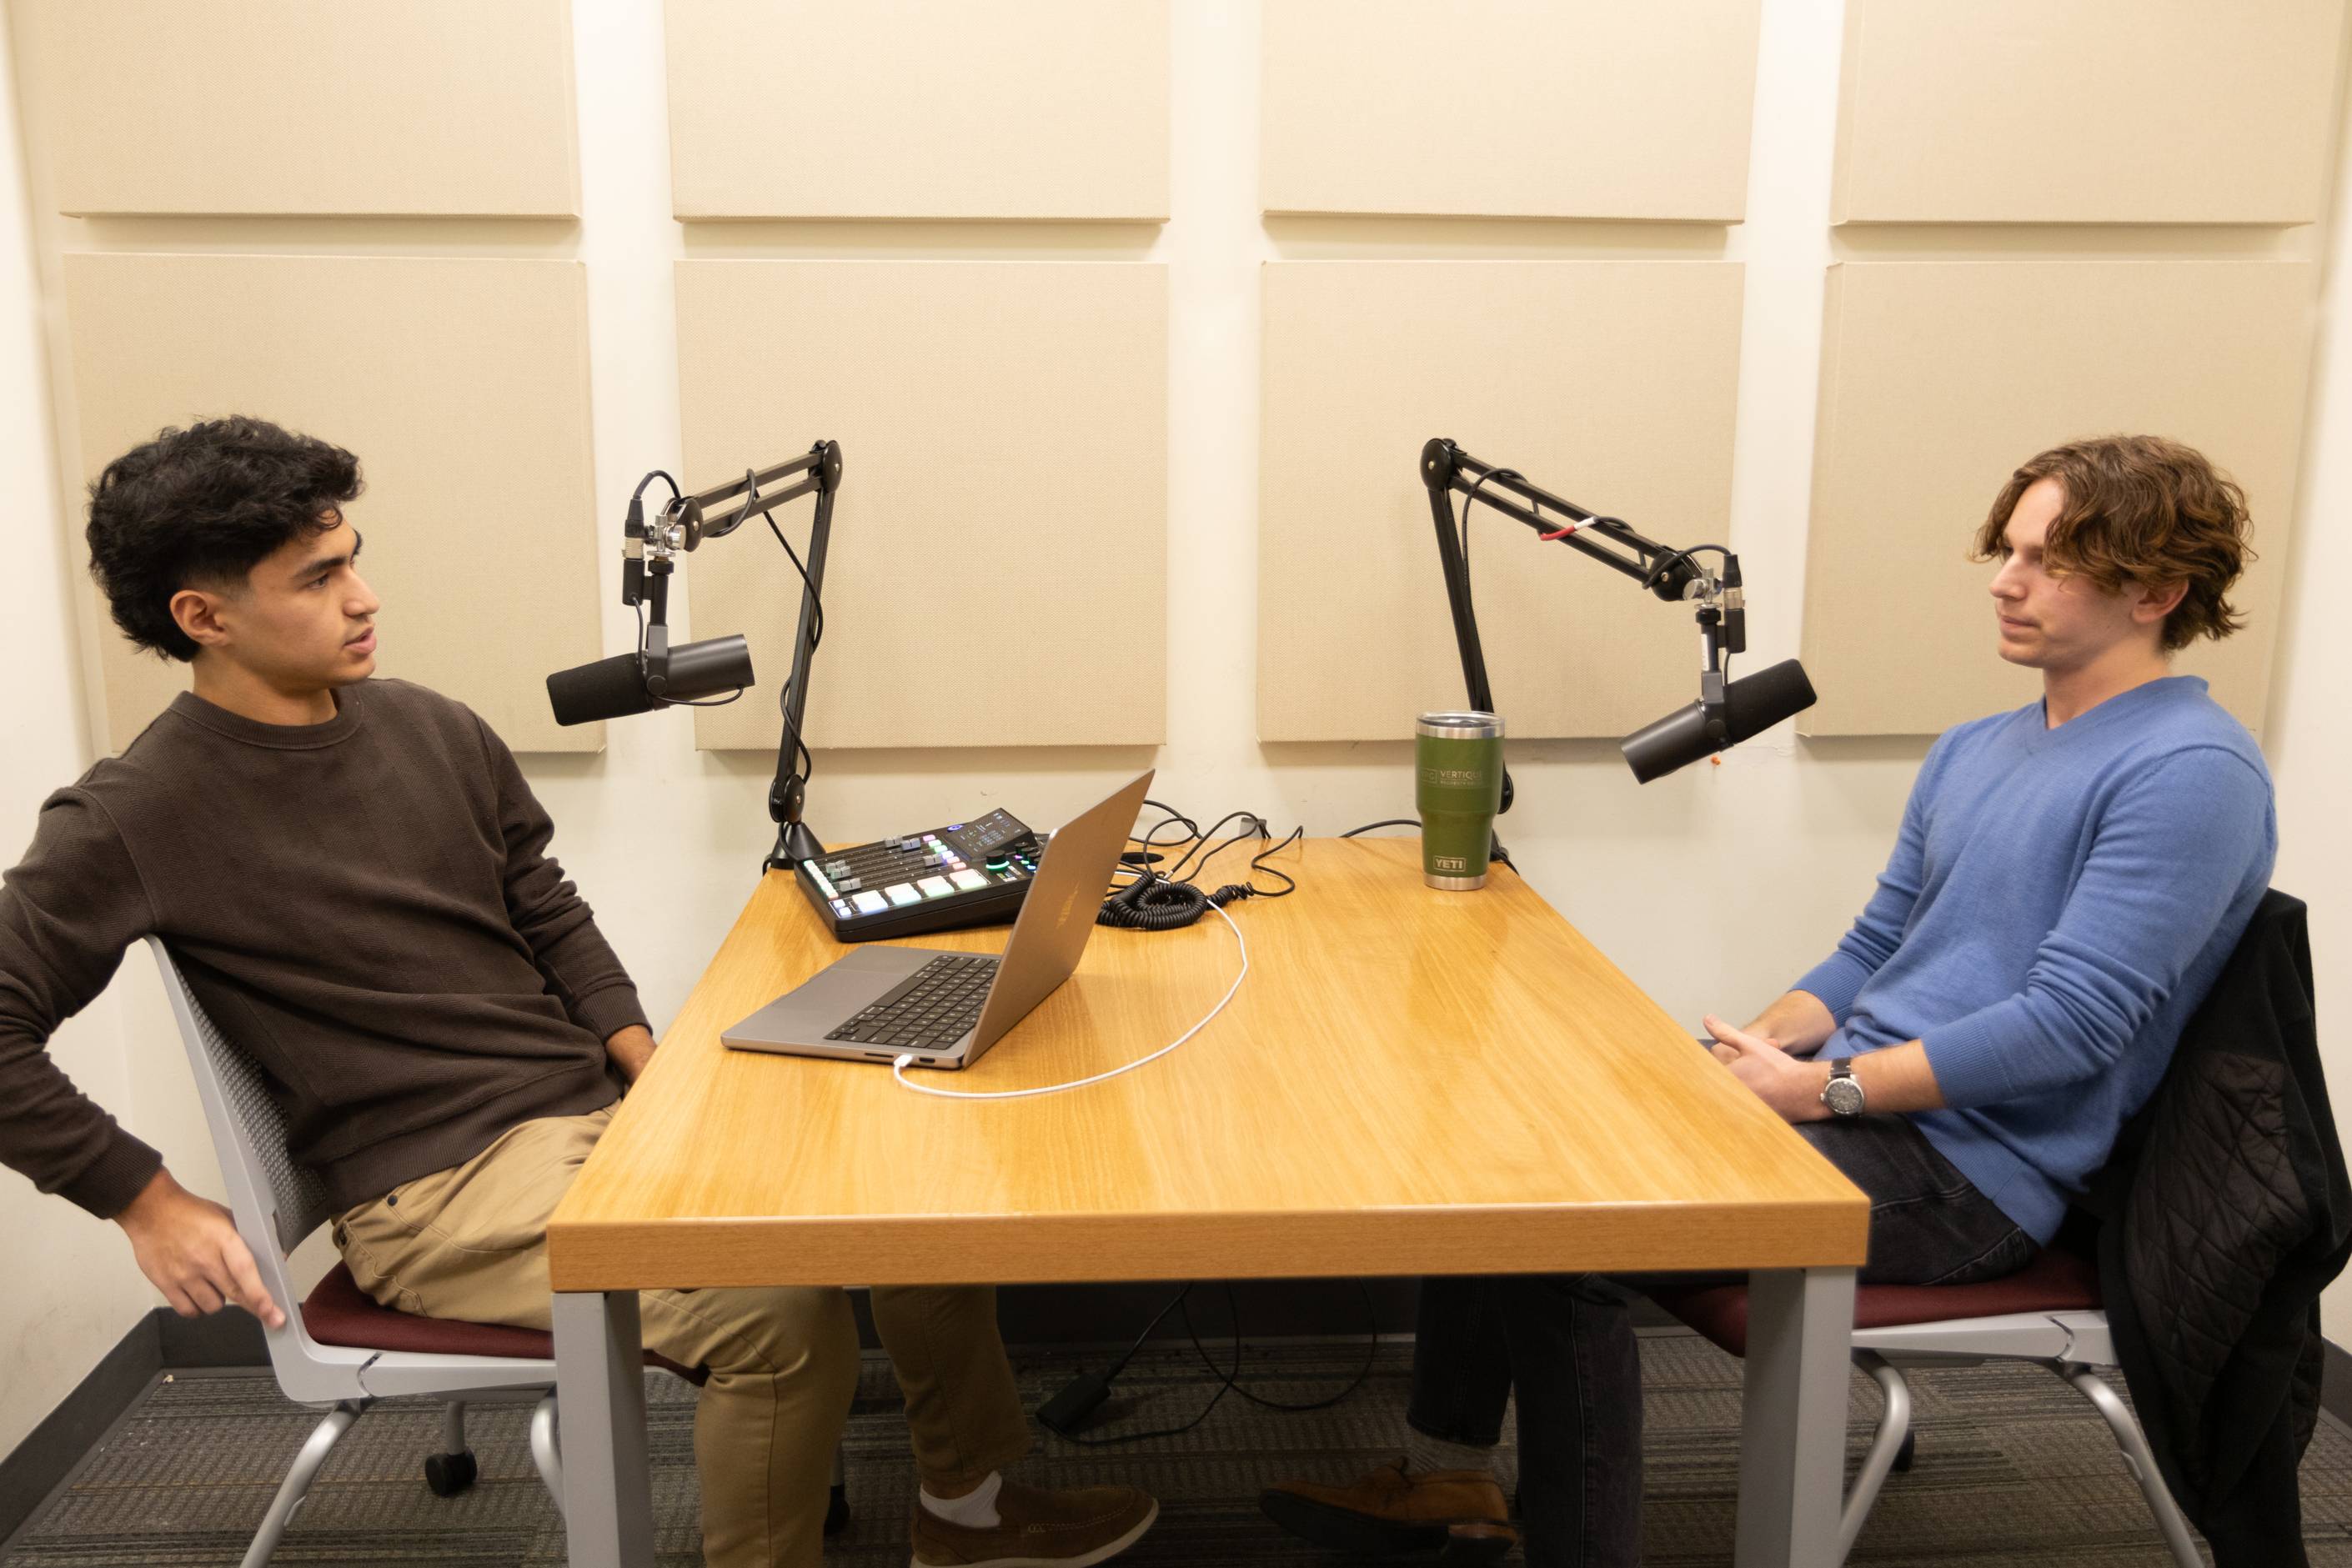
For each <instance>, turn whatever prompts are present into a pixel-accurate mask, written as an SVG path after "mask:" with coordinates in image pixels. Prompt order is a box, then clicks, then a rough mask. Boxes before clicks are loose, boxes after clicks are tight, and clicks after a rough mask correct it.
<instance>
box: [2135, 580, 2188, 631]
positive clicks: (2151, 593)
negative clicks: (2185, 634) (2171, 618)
mask: <svg viewBox="0 0 2352 1568" xmlns="http://www.w3.org/2000/svg"><path fill="white" fill-rule="evenodd" d="M2139 591H2140V601H2139V602H2138V603H2137V604H2135V605H2133V606H2132V619H2133V620H2135V621H2137V622H2139V623H2140V624H2141V625H2143V626H2145V625H2147V624H2149V623H2150V622H2157V621H2161V620H2163V619H2164V618H2165V617H2166V616H2168V615H2169V614H2171V613H2172V612H2174V611H2176V610H2178V609H2179V608H2180V601H2182V600H2184V599H2186V598H2188V597H2189V580H2188V579H2187V578H2185V577H2184V578H2182V579H2181V580H2179V582H2167V583H2161V584H2156V583H2145V582H2144V583H2141V584H2140V585H2139Z"/></svg>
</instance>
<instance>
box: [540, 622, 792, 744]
mask: <svg viewBox="0 0 2352 1568" xmlns="http://www.w3.org/2000/svg"><path fill="white" fill-rule="evenodd" d="M654 663H655V661H652V660H648V659H646V658H645V657H644V656H642V655H640V654H636V653H615V654H614V655H613V656H612V657H611V658H609V659H599V660H597V661H596V662H595V663H594V664H580V665H577V666H575V667H573V668H572V669H569V670H558V671H556V672H555V674H551V675H550V676H548V677H547V700H548V702H549V704H550V705H551V706H552V707H553V708H554V709H555V722H556V723H558V724H562V725H573V724H593V723H594V722H595V721H596V720H598V719H604V718H626V717H627V716H629V715H631V714H633V713H646V712H648V711H649V710H651V709H654V708H657V707H667V706H669V705H670V704H672V703H690V702H696V701H699V700H700V699H701V698H704V697H713V696H717V695H719V694H720V693H721V692H731V691H740V690H741V689H742V688H743V687H745V686H748V685H751V645H750V644H749V643H745V642H744V641H743V639H742V638H741V637H740V636H730V637H712V638H709V639H707V640H706V641H703V642H700V643H679V644H678V645H677V647H675V648H672V649H671V650H669V654H668V657H667V659H666V660H662V661H660V664H662V665H664V666H665V668H663V669H661V670H659V671H656V670H654V669H652V668H649V666H650V665H652V664H654Z"/></svg>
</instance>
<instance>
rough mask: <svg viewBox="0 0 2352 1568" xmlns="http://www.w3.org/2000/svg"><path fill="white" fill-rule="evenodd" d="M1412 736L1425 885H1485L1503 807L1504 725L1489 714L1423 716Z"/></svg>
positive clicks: (1453, 887)
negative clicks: (1490, 855) (1487, 856)
mask: <svg viewBox="0 0 2352 1568" xmlns="http://www.w3.org/2000/svg"><path fill="white" fill-rule="evenodd" d="M1412 733H1413V742H1412V775H1413V800H1414V802H1415V804H1417V805H1418V806H1419V807H1420V808H1421V874H1422V880H1423V881H1424V882H1426V883H1429V885H1430V886H1432V887H1442V888H1445V889H1447V890H1449V891H1452V892H1467V891H1469V890H1470V889H1472V888H1475V887H1484V886H1486V855H1487V852H1488V851H1490V850H1491V849H1492V848H1493V847H1494V842H1495V813H1496V811H1497V810H1500V809H1501V808H1502V804H1503V721H1502V720H1501V719H1500V718H1498V717H1496V716H1495V715H1493V714H1491V713H1425V714H1423V715H1422V716H1421V717H1419V718H1418V719H1416V720H1414V721H1413V726H1412Z"/></svg>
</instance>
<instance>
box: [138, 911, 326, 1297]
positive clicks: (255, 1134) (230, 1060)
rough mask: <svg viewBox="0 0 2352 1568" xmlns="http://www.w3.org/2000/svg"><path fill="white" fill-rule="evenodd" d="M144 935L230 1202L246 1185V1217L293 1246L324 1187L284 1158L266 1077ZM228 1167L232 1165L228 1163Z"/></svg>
mask: <svg viewBox="0 0 2352 1568" xmlns="http://www.w3.org/2000/svg"><path fill="white" fill-rule="evenodd" d="M147 941H148V946H150V947H152V949H153V950H154V953H155V967H157V968H158V969H160V970H161V971H163V988H164V990H165V991H166V992H168V993H169V994H170V997H171V1000H172V1011H173V1014H174V1016H176V1017H177V1018H178V1019H179V1020H180V1032H181V1035H182V1036H183V1038H184V1040H185V1043H186V1045H187V1048H188V1061H189V1064H190V1065H191V1066H192V1067H194V1069H195V1073H196V1085H197V1088H198V1089H199V1090H200V1091H201V1092H203V1094H204V1099H205V1115H206V1117H207V1118H208V1119H209V1120H211V1121H212V1123H213V1142H214V1144H215V1147H216V1148H217V1150H218V1153H219V1155H220V1159H221V1165H222V1166H223V1174H224V1175H225V1176H227V1178H228V1183H229V1192H230V1197H231V1199H232V1202H231V1206H230V1207H232V1208H236V1207H241V1206H240V1205H238V1204H237V1203H236V1201H235V1199H236V1198H237V1197H239V1196H240V1194H239V1190H238V1189H239V1187H240V1186H246V1187H247V1188H248V1189H249V1190H250V1192H251V1195H252V1197H253V1199H254V1200H255V1202H256V1207H257V1210H258V1212H257V1214H255V1215H253V1216H252V1217H251V1218H253V1219H256V1220H258V1221H260V1222H261V1223H262V1224H263V1225H265V1226H266V1227H267V1228H268V1234H269V1235H270V1236H271V1238H272V1239H275V1240H276V1242H277V1243H278V1251H279V1252H280V1253H281V1254H283V1253H287V1252H291V1251H292V1250H293V1249H295V1248H296V1247H297V1246H299V1245H300V1243H301V1241H302V1239H303V1238H305V1237H307V1236H309V1235H310V1232H312V1231H313V1230H316V1229H317V1228H319V1227H320V1225H321V1224H323V1223H324V1222H325V1221H326V1218H327V1215H328V1205H327V1189H326V1186H325V1185H324V1184H323V1183H321V1182H320V1180H319V1178H318V1176H315V1175H313V1174H312V1173H311V1172H310V1171H309V1170H307V1169H305V1168H303V1167H302V1166H298V1165H296V1164H295V1163H294V1162H293V1161H292V1160H291V1159H290V1158H289V1157H288V1155H287V1153H286V1117H285V1115H284V1114H283V1113H281V1112H280V1111H279V1110H278V1103H277V1102H276V1101H275V1100H274V1099H272V1098H271V1097H270V1093H269V1084H268V1079H267V1077H265V1076H264V1074H263V1073H262V1071H261V1068H260V1067H259V1065H258V1064H257V1063H256V1062H255V1061H254V1060H253V1058H251V1057H250V1056H247V1054H246V1053H245V1052H244V1051H242V1050H241V1049H239V1048H238V1046H237V1045H236V1042H235V1041H233V1040H230V1039H229V1038H228V1037H227V1036H226V1035H225V1034H223V1033H222V1032H221V1030H220V1027H219V1026H218V1025H217V1024H215V1023H214V1022H213V1020H212V1019H211V1018H210V1017H208V1016H207V1015H206V1014H205V1009H204V1008H203V1007H202V1006H201V1005H200V1004H199V1003H198V1002H197V1000H196V998H195V993H194V992H193V991H191V990H190V989H189V988H188V984H187V981H186V979H185V978H184V977H183V976H182V975H181V973H180V970H179V967H178V966H177V965H176V964H174V963H173V961H172V955H171V952H170V950H169V949H167V948H166V947H165V946H163V940H162V939H161V938H160V937H153V936H151V937H149V938H148V939H147ZM232 1165H234V1166H236V1167H237V1168H236V1169H230V1168H228V1167H230V1166H232ZM240 1175H242V1176H243V1177H244V1178H245V1179H244V1181H243V1183H240V1181H239V1179H238V1177H239V1176H240ZM237 1218H238V1220H239V1222H240V1228H243V1225H244V1222H246V1221H247V1216H246V1215H245V1214H242V1213H240V1214H238V1216H237ZM251 1239H253V1238H248V1240H251Z"/></svg>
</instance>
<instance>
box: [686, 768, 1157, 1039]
mask: <svg viewBox="0 0 2352 1568" xmlns="http://www.w3.org/2000/svg"><path fill="white" fill-rule="evenodd" d="M1151 779H1152V774H1151V772H1150V771H1148V770H1147V771H1146V772H1144V773H1143V774H1142V775H1140V776H1139V777H1138V778H1136V779H1132V780H1130V781H1129V782H1128V783H1127V784H1125V785H1122V786H1121V787H1120V788H1119V789H1117V790H1116V791H1114V792H1113V793H1112V794H1111V796H1110V797H1109V798H1108V800H1103V801H1102V802H1101V803H1100V804H1098V805H1095V806H1092V807H1089V808H1087V810H1084V811H1082V812H1080V813H1079V814H1078V815H1077V816H1076V818H1075V819H1073V820H1072V821H1071V822H1070V823H1069V825H1068V826H1066V827H1065V828H1064V829H1062V831H1059V832H1057V833H1055V834H1054V835H1053V836H1052V837H1051V838H1049V839H1047V840H1046V841H1045V854H1044V856H1043V857H1042V858H1041V859H1040V860H1039V861H1038V862H1037V875H1036V878H1035V880H1034V881H1033V882H1032V883H1030V884H1029V894H1028V896H1027V897H1026V898H1024V899H1023V900H1022V902H1021V913H1020V914H1019V915H1018V916H1016V917H1015V918H1014V920H1013V935H1012V936H1009V937H1007V938H1006V939H1005V943H1004V951H1003V954H1002V955H1001V956H992V955H989V954H981V953H951V952H948V951H945V950H943V949H940V948H936V947H884V946H863V947H856V948H852V949H851V950H850V951H849V952H848V953H847V954H846V955H845V956H842V957H840V958H836V959H835V960H834V962H832V963H831V964H829V965H827V966H826V967H824V968H823V969H820V970H818V971H817V972H816V973H815V974H814V975H812V976H810V977H808V978H807V979H806V980H803V981H802V982H801V984H799V985H798V986H795V987H794V988H793V989H791V990H789V991H786V992H785V993H784V994H783V995H782V996H781V997H778V998H776V999H775V1000H774V1001H772V1002H770V1003H769V1004H768V1005H767V1006H766V1007H764V1008H761V1009H760V1010H759V1011H758V1012H755V1013H753V1014H752V1015H751V1017H750V1018H747V1019H744V1020H743V1021H742V1022H740V1023H739V1024H737V1025H735V1026H734V1027H733V1028H731V1029H729V1030H723V1031H721V1033H720V1034H719V1040H720V1041H721V1042H722V1043H724V1044H726V1045H727V1046H729V1047H730V1048H731V1049H733V1050H736V1051H776V1052H779V1053H781V1054H783V1055H787V1056H829V1057H839V1058H843V1059H845V1060H847V1061H896V1060H897V1059H898V1057H900V1056H902V1055H907V1054H912V1055H913V1057H914V1059H915V1061H916V1064H917V1065H919V1066H922V1067H940V1068H959V1067H969V1066H971V1064H972V1063H973V1062H975V1061H979V1060H980V1058H981V1053H982V1052H983V1051H986V1050H987V1049H988V1048H989V1047H990V1046H992V1045H994V1044H995V1043H996V1042H997V1041H998V1040H1002V1039H1003V1038H1004V1035H1005V1032H1006V1031H1007V1030H1010V1029H1012V1027H1013V1025H1014V1024H1016V1023H1019V1022H1020V1021H1021V1020H1022V1019H1024V1018H1025V1017H1027V1016H1028V1014H1029V1009H1032V1008H1034V1007H1035V1006H1036V1005H1037V1004H1038V1003H1039V1002H1042V1001H1044V1000H1045V998H1047V997H1048V996H1050V995H1052V994H1053V991H1054V989H1055V987H1057V986H1059V985H1060V984H1061V983H1062V982H1063V981H1064V980H1066V979H1068V978H1069V977H1070V975H1071V972H1072V971H1073V970H1075V969H1076V967H1078V955H1079V954H1081V953H1083V952H1084V951H1085V950H1086V946H1087V937H1088V936H1092V935H1093V934H1094V928H1095V912H1096V911H1097V909H1099V908H1100V907H1101V906H1102V901H1103V896H1104V894H1107V893H1108V891H1109V889H1110V873H1111V868H1112V867H1114V866H1115V865H1117V864H1118V857H1119V852H1120V851H1122V850H1123V849H1125V848H1126V847H1127V840H1128V833H1129V830H1131V829H1132V828H1133V827H1134V826H1135V820H1136V817H1137V816H1138V815H1139V813H1140V812H1141V811H1142V810H1143V797H1144V794H1145V792H1146V791H1147V790H1149V789H1150V788H1151ZM935 963H937V964H938V965H939V966H940V967H937V968H933V967H931V966H932V965H934V964H935ZM975 1009H976V1011H977V1017H972V1016H971V1015H972V1014H973V1012H974V1010H975ZM910 1011H911V1012H912V1013H913V1014H914V1016H915V1017H916V1018H917V1019H919V1020H922V1021H920V1022H919V1024H918V1026H917V1027H914V1028H911V1029H910V1028H909V1027H908V1024H907V1021H906V1020H907V1018H908V1014H909V1012H910ZM967 1019H969V1022H967V1021H966V1020H967Z"/></svg>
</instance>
